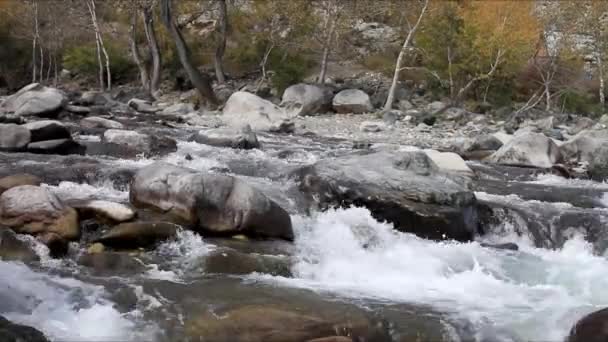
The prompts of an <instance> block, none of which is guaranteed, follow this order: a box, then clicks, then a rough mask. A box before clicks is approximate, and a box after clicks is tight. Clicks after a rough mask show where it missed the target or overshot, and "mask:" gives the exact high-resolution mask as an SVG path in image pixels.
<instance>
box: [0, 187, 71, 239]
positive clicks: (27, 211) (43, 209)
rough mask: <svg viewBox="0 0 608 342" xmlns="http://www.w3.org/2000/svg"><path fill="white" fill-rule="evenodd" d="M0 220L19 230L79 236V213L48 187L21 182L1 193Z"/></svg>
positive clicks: (19, 231) (65, 237) (20, 231)
mask: <svg viewBox="0 0 608 342" xmlns="http://www.w3.org/2000/svg"><path fill="white" fill-rule="evenodd" d="M0 224H2V225H5V226H8V227H11V228H13V230H15V231H16V232H18V233H25V234H41V233H45V232H53V233H56V234H58V235H59V236H61V237H62V238H64V239H67V240H73V239H76V238H78V237H79V235H80V229H79V225H78V214H77V213H76V210H74V209H73V208H70V207H66V206H65V205H63V203H61V202H60V201H59V199H58V198H57V197H56V196H55V195H54V194H52V193H51V192H50V191H49V190H48V189H46V188H43V187H39V186H32V185H21V186H17V187H14V188H11V189H9V190H7V191H5V192H4V193H2V195H0Z"/></svg>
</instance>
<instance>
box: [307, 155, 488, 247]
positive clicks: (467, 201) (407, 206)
mask: <svg viewBox="0 0 608 342" xmlns="http://www.w3.org/2000/svg"><path fill="white" fill-rule="evenodd" d="M433 158H435V159H436V160H437V161H438V162H440V163H442V164H443V166H439V165H438V164H436V163H435V162H434V161H433ZM454 158H455V157H454V156H452V155H450V156H442V155H440V154H436V155H433V153H427V152H425V151H422V150H416V149H412V150H406V151H380V152H373V153H370V154H364V155H359V154H355V155H348V156H344V157H340V158H333V159H331V160H330V159H327V160H322V161H319V162H317V163H316V164H314V165H312V166H308V167H305V168H303V169H301V170H299V171H298V173H297V178H298V179H299V181H300V189H301V190H302V191H303V192H304V193H306V194H308V195H309V196H310V199H311V201H313V203H316V204H318V205H319V206H320V208H321V209H324V208H328V207H335V206H351V205H356V206H363V207H366V208H368V209H369V210H370V211H371V212H372V214H373V215H374V216H375V217H376V218H377V219H379V220H386V221H388V222H391V223H393V224H394V225H395V227H396V228H397V229H398V230H401V231H406V232H411V233H414V234H416V235H418V236H421V237H424V238H430V239H436V240H441V239H446V238H447V239H455V240H460V241H467V240H470V239H472V238H473V236H474V234H475V233H476V232H477V229H478V227H477V211H476V199H475V195H474V194H473V192H472V191H470V190H469V189H468V183H469V182H470V179H469V175H468V172H464V173H461V172H460V171H464V167H463V166H462V164H464V162H460V161H458V162H456V161H455V159H454ZM460 160H461V159H460Z"/></svg>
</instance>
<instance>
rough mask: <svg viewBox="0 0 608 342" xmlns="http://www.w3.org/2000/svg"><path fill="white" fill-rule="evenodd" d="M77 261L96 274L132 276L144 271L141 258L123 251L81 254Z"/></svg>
mask: <svg viewBox="0 0 608 342" xmlns="http://www.w3.org/2000/svg"><path fill="white" fill-rule="evenodd" d="M78 263H79V264H80V265H83V266H86V267H89V268H90V269H91V271H92V272H93V274H94V275H96V276H116V275H119V276H120V275H127V276H132V275H135V274H139V273H143V272H145V271H146V265H145V264H144V263H143V262H142V261H141V260H139V259H138V258H136V257H134V256H132V255H130V254H128V253H125V252H102V253H95V254H83V255H82V256H81V257H80V258H78Z"/></svg>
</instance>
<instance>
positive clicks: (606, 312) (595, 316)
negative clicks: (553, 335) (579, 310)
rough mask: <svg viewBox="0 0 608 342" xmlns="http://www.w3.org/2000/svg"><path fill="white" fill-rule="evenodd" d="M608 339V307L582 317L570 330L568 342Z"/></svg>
mask: <svg viewBox="0 0 608 342" xmlns="http://www.w3.org/2000/svg"><path fill="white" fill-rule="evenodd" d="M606 340H608V309H602V310H599V311H595V312H593V313H590V314H588V315H587V316H585V317H583V318H581V319H580V320H579V321H578V322H577V323H576V324H575V325H574V327H572V330H570V334H569V335H568V338H567V340H566V342H605V341H606Z"/></svg>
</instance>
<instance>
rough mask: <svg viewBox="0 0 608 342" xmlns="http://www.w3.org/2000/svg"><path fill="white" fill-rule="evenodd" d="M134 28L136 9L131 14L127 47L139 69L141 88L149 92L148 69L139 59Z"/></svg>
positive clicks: (135, 25)
mask: <svg viewBox="0 0 608 342" xmlns="http://www.w3.org/2000/svg"><path fill="white" fill-rule="evenodd" d="M136 27H137V8H134V9H133V13H131V26H130V27H129V46H130V48H131V56H132V57H133V61H134V62H135V64H136V65H137V68H138V69H139V78H140V80H141V86H142V87H143V88H144V90H146V91H149V90H150V77H149V76H148V69H147V67H146V64H145V63H144V62H143V60H142V58H141V54H140V52H139V47H138V46H137V41H136Z"/></svg>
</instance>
